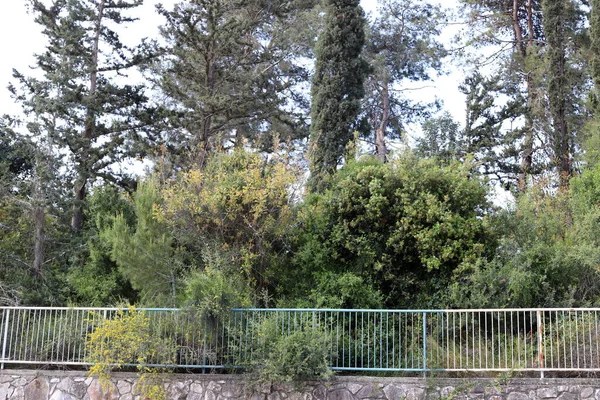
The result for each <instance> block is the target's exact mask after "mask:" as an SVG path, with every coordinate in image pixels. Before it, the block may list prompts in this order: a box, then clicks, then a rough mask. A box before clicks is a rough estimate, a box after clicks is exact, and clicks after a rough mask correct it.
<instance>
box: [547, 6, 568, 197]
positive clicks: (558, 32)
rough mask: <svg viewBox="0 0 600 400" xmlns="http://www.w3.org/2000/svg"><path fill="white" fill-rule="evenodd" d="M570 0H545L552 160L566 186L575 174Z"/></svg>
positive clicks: (562, 186)
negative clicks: (570, 111)
mask: <svg viewBox="0 0 600 400" xmlns="http://www.w3.org/2000/svg"><path fill="white" fill-rule="evenodd" d="M569 3H570V1H568V0H544V1H543V2H542V10H543V13H544V33H545V36H546V41H547V43H548V50H547V56H546V57H547V62H548V69H549V72H550V73H549V76H548V102H549V108H550V114H551V115H552V124H553V132H552V134H551V136H550V137H551V139H552V140H551V144H552V147H553V158H554V159H553V161H554V163H555V165H556V167H557V170H558V175H559V186H560V187H561V188H563V189H564V188H566V187H568V185H569V179H570V178H571V175H572V166H571V144H572V141H571V138H570V133H569V126H568V123H567V118H568V109H567V101H568V100H569V97H570V94H571V93H570V91H571V87H570V82H569V79H568V71H567V69H568V66H567V54H566V51H567V44H566V43H567V32H566V30H567V26H568V22H567V20H568V13H569Z"/></svg>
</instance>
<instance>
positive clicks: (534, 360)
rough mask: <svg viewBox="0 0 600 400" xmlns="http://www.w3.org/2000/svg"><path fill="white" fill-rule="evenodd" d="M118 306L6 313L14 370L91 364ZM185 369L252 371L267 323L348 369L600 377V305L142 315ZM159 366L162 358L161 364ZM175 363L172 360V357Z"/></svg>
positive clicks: (6, 342)
mask: <svg viewBox="0 0 600 400" xmlns="http://www.w3.org/2000/svg"><path fill="white" fill-rule="evenodd" d="M118 311H119V309H117V308H49V307H4V308H0V340H1V342H0V343H1V345H0V349H1V352H2V353H1V360H0V362H1V363H3V365H4V364H45V365H89V359H88V354H87V352H86V346H85V341H86V338H87V337H88V335H89V334H90V333H91V332H93V331H94V330H95V329H96V328H97V327H98V326H100V325H101V324H102V322H103V320H110V319H114V318H117V317H118ZM136 312H145V313H146V315H147V317H148V319H149V321H150V323H149V327H150V328H151V330H152V334H153V335H156V337H157V338H162V339H169V341H170V342H171V343H173V344H174V346H175V348H176V356H175V365H173V366H174V367H180V368H202V369H224V368H238V367H242V368H243V367H245V366H247V365H249V364H250V363H251V362H252V361H253V354H254V353H255V352H256V351H257V346H264V345H265V344H264V343H262V344H261V342H260V340H258V339H259V335H260V330H261V327H262V326H264V324H265V323H266V321H269V323H270V324H271V326H274V327H275V329H276V330H277V332H278V334H279V335H282V336H285V335H289V334H291V333H292V332H295V331H298V330H318V331H320V332H322V333H323V335H324V336H325V337H326V338H327V346H328V348H329V364H330V367H331V368H332V369H334V370H342V371H343V370H347V371H410V372H428V371H438V370H439V371H510V370H519V371H540V372H544V371H600V331H599V320H598V319H599V313H600V309H593V308H586V309H583V308H581V309H495V310H335V309H233V310H231V313H230V314H229V315H228V316H226V317H225V318H218V319H217V318H212V317H201V316H200V314H198V313H197V312H195V311H194V310H186V309H138V310H136ZM154 362H155V363H156V364H157V365H160V364H161V360H159V359H157V360H155V361H154ZM171 362H172V361H171Z"/></svg>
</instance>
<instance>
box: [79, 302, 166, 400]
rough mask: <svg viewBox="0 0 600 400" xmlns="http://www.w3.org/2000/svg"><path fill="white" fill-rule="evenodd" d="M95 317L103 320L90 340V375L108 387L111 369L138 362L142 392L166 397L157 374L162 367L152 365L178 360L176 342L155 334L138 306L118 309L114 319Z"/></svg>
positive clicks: (154, 399)
mask: <svg viewBox="0 0 600 400" xmlns="http://www.w3.org/2000/svg"><path fill="white" fill-rule="evenodd" d="M94 320H96V321H97V320H100V321H101V322H100V325H99V326H98V327H97V328H96V329H95V330H94V331H93V332H92V333H90V334H89V335H88V338H87V341H86V350H87V354H88V360H89V361H90V362H91V363H92V364H93V365H92V367H91V368H90V370H89V375H90V376H95V377H97V378H98V379H99V380H100V383H101V385H102V387H103V389H104V390H107V388H108V385H109V382H110V373H111V371H113V370H114V369H119V368H123V367H126V366H130V365H136V367H137V370H138V372H139V374H140V379H139V383H138V391H139V394H140V395H141V396H142V397H144V398H146V399H150V400H166V393H165V390H164V387H163V386H162V384H161V381H160V379H158V375H157V373H158V372H159V371H160V370H161V369H159V368H156V367H150V365H151V364H160V365H171V364H174V362H175V361H174V358H175V352H176V350H175V343H173V342H172V341H171V340H169V339H167V338H161V337H157V336H156V335H155V334H153V332H152V329H151V325H150V318H148V316H147V314H146V312H144V311H142V310H137V309H136V308H135V307H134V306H129V307H128V308H127V309H121V310H119V311H117V313H116V315H115V317H114V318H112V319H105V318H103V316H99V315H95V316H94Z"/></svg>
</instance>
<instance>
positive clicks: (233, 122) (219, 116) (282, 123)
mask: <svg viewBox="0 0 600 400" xmlns="http://www.w3.org/2000/svg"><path fill="white" fill-rule="evenodd" d="M314 4H315V1H313V0H298V1H290V0H277V1H274V2H263V1H260V0H251V1H243V0H216V1H215V0H194V1H186V2H182V3H179V4H177V5H175V7H174V8H173V10H172V11H169V10H167V9H165V8H163V7H159V11H160V13H161V14H162V15H163V16H164V17H165V18H166V24H165V25H164V26H163V27H162V29H161V32H162V35H163V37H164V38H165V39H166V41H167V43H168V47H167V49H166V57H165V59H164V60H163V61H162V62H161V63H160V65H158V66H157V68H158V70H159V78H158V85H159V86H160V88H161V89H162V91H163V92H164V93H165V94H166V95H167V97H168V99H169V101H170V105H169V106H170V108H171V110H172V114H171V115H172V116H173V118H172V120H171V123H172V130H171V132H169V133H168V137H167V140H166V142H167V147H168V150H169V152H170V153H186V152H187V153H190V155H191V157H190V158H191V159H192V160H193V161H194V163H195V165H196V166H203V165H204V163H205V162H206V159H207V156H208V155H209V154H210V153H212V152H214V150H215V149H218V148H220V147H223V146H224V145H225V144H226V143H234V144H235V145H237V146H242V144H243V141H242V138H244V137H247V138H248V139H249V140H250V142H251V143H252V144H253V145H256V146H257V147H260V148H262V149H269V147H270V146H271V145H272V143H273V135H275V134H278V135H279V137H280V139H281V140H287V139H295V138H298V137H306V135H307V128H306V124H305V122H304V120H305V114H306V113H305V112H304V111H303V108H305V106H304V103H306V100H305V99H303V97H302V94H301V92H300V91H297V90H294V89H295V88H296V87H297V85H299V84H301V83H302V82H307V81H308V73H307V71H306V70H305V69H304V68H302V67H301V66H300V65H299V64H298V62H297V60H298V58H300V57H302V56H305V55H309V54H310V51H311V49H312V45H313V41H314V40H313V39H312V36H313V35H312V34H311V33H310V32H311V31H312V28H313V24H314V23H316V22H317V21H318V18H317V19H315V14H314V11H313V9H314ZM290 110H294V111H290ZM174 143H177V144H174Z"/></svg>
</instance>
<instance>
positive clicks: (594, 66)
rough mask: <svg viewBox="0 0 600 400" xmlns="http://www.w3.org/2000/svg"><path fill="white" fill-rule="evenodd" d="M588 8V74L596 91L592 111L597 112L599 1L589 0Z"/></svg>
mask: <svg viewBox="0 0 600 400" xmlns="http://www.w3.org/2000/svg"><path fill="white" fill-rule="evenodd" d="M590 6H591V10H590V41H591V46H590V50H591V52H590V53H591V60H590V72H591V75H592V80H593V81H594V87H595V89H596V94H595V99H594V102H595V104H594V106H595V108H596V110H594V111H596V112H597V109H598V108H600V96H599V94H600V0H591V2H590Z"/></svg>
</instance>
